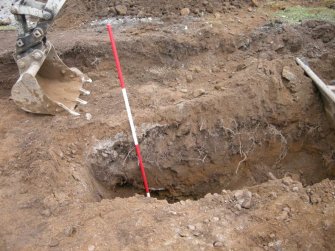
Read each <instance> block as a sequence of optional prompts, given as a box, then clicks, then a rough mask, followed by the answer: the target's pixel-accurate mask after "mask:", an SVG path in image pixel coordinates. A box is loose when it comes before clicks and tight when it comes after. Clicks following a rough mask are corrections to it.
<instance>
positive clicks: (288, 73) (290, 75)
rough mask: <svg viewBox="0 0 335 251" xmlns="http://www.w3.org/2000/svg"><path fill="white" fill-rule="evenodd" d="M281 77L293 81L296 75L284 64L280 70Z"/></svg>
mask: <svg viewBox="0 0 335 251" xmlns="http://www.w3.org/2000/svg"><path fill="white" fill-rule="evenodd" d="M282 76H283V78H285V79H287V80H288V81H291V82H293V81H295V80H296V79H297V77H296V75H295V74H294V73H292V72H291V70H290V67H288V66H284V68H283V72H282Z"/></svg>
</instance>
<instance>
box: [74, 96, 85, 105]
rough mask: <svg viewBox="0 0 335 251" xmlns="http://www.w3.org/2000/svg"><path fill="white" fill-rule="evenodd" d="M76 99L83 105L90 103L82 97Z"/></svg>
mask: <svg viewBox="0 0 335 251" xmlns="http://www.w3.org/2000/svg"><path fill="white" fill-rule="evenodd" d="M76 101H77V102H78V103H79V104H81V105H87V104H88V102H87V101H85V100H82V99H80V98H77V99H76Z"/></svg>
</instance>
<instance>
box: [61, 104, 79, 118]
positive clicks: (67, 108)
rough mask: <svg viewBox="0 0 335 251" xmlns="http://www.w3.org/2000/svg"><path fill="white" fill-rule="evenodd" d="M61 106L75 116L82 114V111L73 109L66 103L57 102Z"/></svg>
mask: <svg viewBox="0 0 335 251" xmlns="http://www.w3.org/2000/svg"><path fill="white" fill-rule="evenodd" d="M57 104H58V105H59V106H60V107H62V108H63V109H64V110H65V111H67V112H68V113H70V114H71V115H73V116H80V113H78V112H76V111H73V110H71V109H70V108H69V107H67V106H66V105H64V104H62V103H57Z"/></svg>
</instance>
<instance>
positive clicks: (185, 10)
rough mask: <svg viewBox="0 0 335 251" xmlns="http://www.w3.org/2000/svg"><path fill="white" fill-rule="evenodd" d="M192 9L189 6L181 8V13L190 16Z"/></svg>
mask: <svg viewBox="0 0 335 251" xmlns="http://www.w3.org/2000/svg"><path fill="white" fill-rule="evenodd" d="M190 12H191V11H190V9H189V8H183V9H181V10H180V15H182V16H188V15H189V14H190Z"/></svg>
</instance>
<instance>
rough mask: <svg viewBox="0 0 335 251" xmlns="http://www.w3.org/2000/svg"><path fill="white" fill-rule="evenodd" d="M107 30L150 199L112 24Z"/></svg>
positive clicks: (148, 195) (145, 187)
mask: <svg viewBox="0 0 335 251" xmlns="http://www.w3.org/2000/svg"><path fill="white" fill-rule="evenodd" d="M107 30H108V34H109V39H110V42H111V46H112V51H113V55H114V59H115V65H116V69H117V73H118V76H119V80H120V86H121V90H122V95H123V99H124V103H125V105H126V110H127V115H128V120H129V124H130V128H131V133H132V135H133V140H134V144H135V149H136V154H137V158H138V163H139V166H140V170H141V174H142V179H143V184H144V189H145V192H146V196H147V197H150V191H149V186H148V180H147V176H146V174H145V169H144V165H143V159H142V155H141V150H140V146H139V144H138V140H137V135H136V129H135V125H134V120H133V116H132V114H131V110H130V105H129V100H128V95H127V91H126V85H125V83H124V79H123V74H122V70H121V64H120V60H119V55H118V53H117V49H116V44H115V40H114V36H113V30H112V26H111V25H110V24H107Z"/></svg>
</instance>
